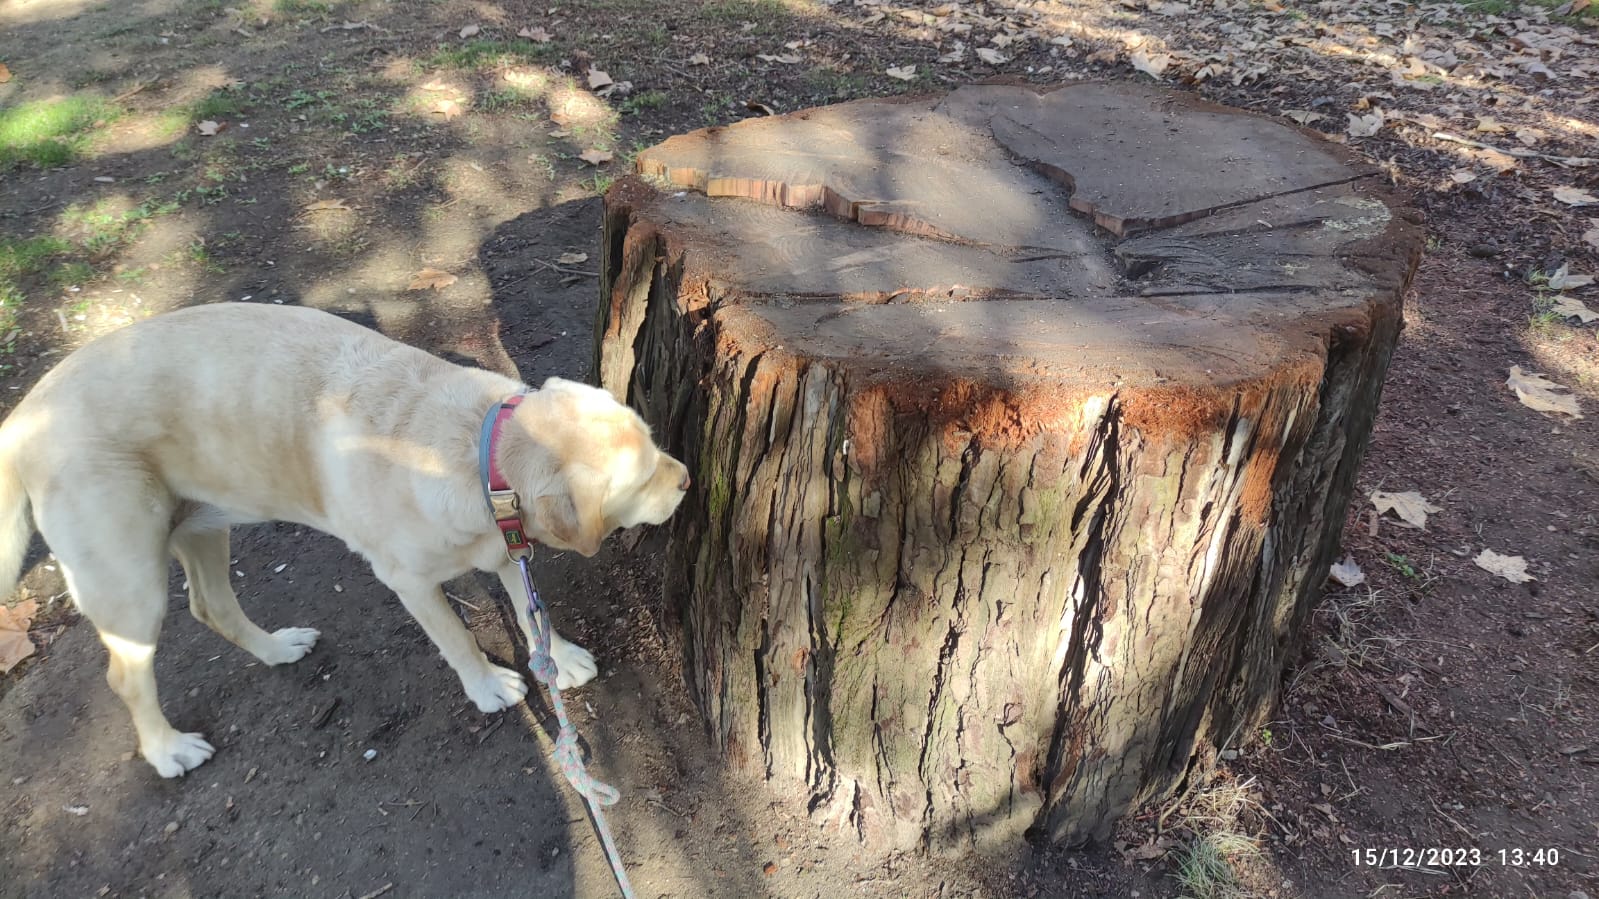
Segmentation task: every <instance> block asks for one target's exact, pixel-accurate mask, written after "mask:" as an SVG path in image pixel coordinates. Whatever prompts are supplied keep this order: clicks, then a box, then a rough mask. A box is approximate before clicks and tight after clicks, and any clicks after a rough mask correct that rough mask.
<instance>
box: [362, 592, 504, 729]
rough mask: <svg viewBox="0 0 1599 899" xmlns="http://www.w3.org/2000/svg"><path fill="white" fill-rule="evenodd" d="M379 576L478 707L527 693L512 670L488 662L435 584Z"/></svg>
mask: <svg viewBox="0 0 1599 899" xmlns="http://www.w3.org/2000/svg"><path fill="white" fill-rule="evenodd" d="M378 577H379V578H381V579H382V581H383V582H384V583H385V584H388V585H389V588H390V589H392V590H393V591H394V592H395V593H397V594H399V597H400V602H402V603H404V604H405V608H406V610H407V611H409V612H410V613H411V617H413V618H415V619H416V623H417V624H420V625H422V630H424V631H426V632H427V635H428V637H429V638H430V639H431V640H432V641H433V645H435V646H437V647H438V648H439V653H440V654H442V655H443V656H444V660H445V661H446V662H449V663H450V667H451V668H454V669H455V673H456V674H458V675H460V677H461V686H463V687H465V688H466V695H467V696H468V697H469V698H471V700H472V701H473V702H474V703H477V707H478V709H479V710H481V711H483V712H485V713H488V712H498V711H501V710H503V709H508V708H510V707H511V706H513V705H516V704H517V703H519V702H521V701H522V699H523V698H524V697H526V696H527V681H524V680H523V679H522V676H521V675H520V674H518V673H516V672H515V671H512V670H510V669H508V668H501V667H500V666H498V665H495V664H494V663H492V662H490V661H489V659H488V656H485V655H484V654H483V650H482V649H481V648H479V647H478V645H477V641H476V640H474V639H473V638H472V632H471V631H468V630H467V629H466V625H465V624H462V623H461V619H460V618H458V617H456V614H455V612H454V611H453V610H451V609H450V606H449V603H448V602H447V601H446V600H445V599H444V591H443V589H441V588H440V587H439V585H438V584H434V583H429V582H427V581H426V580H424V579H421V578H417V577H415V576H413V575H410V574H405V573H396V572H388V573H385V572H378Z"/></svg>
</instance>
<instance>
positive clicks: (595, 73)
mask: <svg viewBox="0 0 1599 899" xmlns="http://www.w3.org/2000/svg"><path fill="white" fill-rule="evenodd" d="M615 83H616V82H614V81H612V80H611V76H610V75H608V74H606V73H605V72H603V71H601V70H599V69H589V89H590V90H598V89H600V88H602V87H606V86H608V85H611V84H615Z"/></svg>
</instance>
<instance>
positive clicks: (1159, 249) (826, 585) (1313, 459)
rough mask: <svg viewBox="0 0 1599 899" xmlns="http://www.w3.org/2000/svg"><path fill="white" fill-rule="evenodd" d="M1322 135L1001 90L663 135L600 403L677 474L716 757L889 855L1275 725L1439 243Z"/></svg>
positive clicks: (1178, 770)
mask: <svg viewBox="0 0 1599 899" xmlns="http://www.w3.org/2000/svg"><path fill="white" fill-rule="evenodd" d="M1351 159H1352V157H1351V156H1350V155H1349V154H1347V153H1345V152H1343V151H1342V150H1341V149H1340V148H1337V147H1335V146H1333V145H1331V144H1328V143H1326V142H1323V141H1321V140H1319V139H1318V138H1316V137H1314V136H1312V135H1311V133H1310V132H1306V131H1302V130H1299V129H1295V128H1293V127H1290V126H1287V125H1284V124H1281V123H1278V122H1276V121H1274V120H1271V119H1267V118H1263V117H1259V116H1254V115H1249V114H1245V113H1241V112H1238V111H1234V110H1230V109H1226V108H1223V107H1219V106H1216V105H1213V104H1209V103H1206V102H1203V101H1200V100H1197V99H1194V98H1191V97H1187V96H1184V95H1174V94H1170V93H1165V92H1159V91H1155V90H1150V89H1144V88H1139V87H1134V86H1130V85H1126V84H1108V83H1086V84H1076V85H1071V86H1065V87H1059V88H1056V89H1041V88H1034V87H1028V86H1022V85H1004V84H990V85H980V86H972V87H965V88H961V89H959V90H956V91H954V92H953V93H950V94H948V95H945V96H942V97H934V98H918V99H883V100H868V101H861V102H854V103H846V104H842V105H839V106H833V107H827V108H821V109H811V110H806V111H803V112H796V113H793V114H789V115H783V116H777V117H774V118H762V119H754V120H749V121H746V122H741V123H739V124H736V125H732V126H730V127H726V128H710V129H706V130H702V131H696V132H694V133H691V134H687V135H682V136H678V137H673V138H671V139H669V140H667V141H665V142H664V143H662V144H660V145H659V146H656V147H654V148H652V149H649V150H646V151H644V152H643V153H641V154H639V156H638V168H639V170H640V172H641V174H642V175H643V176H644V177H642V178H641V177H629V178H627V179H623V180H622V181H620V182H618V183H617V184H616V185H615V186H614V187H613V188H612V189H611V190H610V191H609V192H608V193H607V195H606V199H605V243H604V250H603V254H604V261H603V273H602V282H603V283H602V301H601V304H600V309H599V316H598V318H599V320H598V329H597V337H596V342H597V346H596V352H597V363H598V371H599V373H600V379H601V382H602V383H603V385H604V386H605V387H607V388H608V389H610V390H611V391H612V392H613V393H614V394H616V395H617V396H618V397H622V398H625V399H626V400H627V401H629V402H631V403H632V404H633V405H634V406H635V407H637V408H638V409H640V411H641V412H642V413H643V414H644V415H645V417H646V418H647V419H648V420H649V421H650V422H651V423H652V425H653V427H654V428H655V429H656V432H657V435H658V436H660V437H661V438H663V439H664V440H665V441H666V442H667V443H668V444H669V445H670V446H671V447H672V448H673V450H675V451H676V452H677V453H680V454H682V457H683V458H685V459H686V460H687V461H688V463H689V467H690V469H691V471H693V472H694V475H695V482H696V486H695V490H694V491H693V492H692V493H691V499H690V501H689V502H687V503H685V505H684V507H683V509H682V510H681V511H680V512H678V514H677V516H676V518H674V519H673V522H672V524H671V540H670V549H669V551H668V558H669V562H668V569H669V570H668V575H667V577H668V582H667V585H666V597H665V603H666V609H667V613H668V614H667V616H666V620H667V622H668V627H669V629H673V630H676V631H677V633H678V634H679V635H680V641H681V648H682V652H683V661H684V670H685V675H686V678H687V680H688V682H689V684H690V685H691V688H692V690H693V691H694V693H695V695H696V696H697V699H698V701H699V704H700V707H701V709H702V711H703V714H704V717H705V720H706V723H707V725H708V729H709V732H710V734H711V737H712V738H713V739H714V740H715V742H716V743H717V744H718V745H719V746H720V747H721V748H722V749H723V750H724V752H725V754H726V757H727V758H728V759H729V760H730V762H731V763H732V764H733V765H736V766H738V767H740V768H744V769H747V770H753V771H757V772H760V773H762V774H764V775H765V776H766V777H768V778H769V779H773V780H777V781H783V782H788V783H793V784H801V785H803V786H804V788H805V789H807V790H808V791H809V793H808V795H809V796H810V799H811V802H812V808H813V811H814V813H815V814H816V815H817V816H819V817H823V818H827V819H831V820H836V821H837V822H838V823H839V824H840V825H844V826H848V827H851V828H854V829H857V830H859V832H860V833H861V835H862V836H863V837H866V838H870V839H873V840H883V841H887V842H890V843H893V844H898V845H910V846H920V847H946V846H960V845H970V844H974V843H975V844H978V845H979V846H984V845H994V844H1002V843H1004V842H1005V841H1009V840H1014V839H1015V838H1017V837H1020V836H1024V835H1025V836H1027V837H1031V838H1044V839H1050V840H1054V841H1058V842H1063V843H1067V844H1079V843H1082V842H1085V841H1088V840H1093V839H1102V838H1104V837H1105V836H1107V835H1108V833H1109V832H1110V829H1111V827H1112V825H1113V824H1114V822H1115V820H1116V819H1117V817H1118V816H1120V815H1121V814H1122V813H1124V812H1125V811H1127V810H1128V809H1129V808H1131V807H1133V806H1135V805H1136V804H1139V803H1141V802H1143V801H1146V800H1150V799H1156V798H1160V797H1162V796H1165V795H1167V794H1168V793H1170V792H1171V791H1172V790H1173V789H1174V788H1175V787H1176V786H1178V784H1179V782H1180V781H1181V779H1182V778H1183V776H1184V775H1185V773H1186V772H1187V771H1188V770H1189V768H1190V767H1191V766H1192V765H1193V764H1195V762H1196V760H1203V759H1205V758H1206V757H1207V755H1206V753H1207V750H1209V749H1212V748H1214V747H1216V746H1221V745H1227V744H1236V743H1238V742H1240V741H1243V740H1245V739H1246V738H1248V737H1249V736H1250V735H1251V733H1252V732H1254V730H1255V728H1256V727H1257V726H1258V725H1259V724H1260V723H1262V722H1263V721H1264V720H1266V719H1267V716H1268V715H1269V714H1270V712H1271V710H1272V707H1273V704H1274V700H1275V696H1276V693H1277V688H1278V681H1279V677H1280V675H1281V673H1282V670H1283V668H1284V665H1285V663H1286V662H1287V661H1288V659H1289V657H1290V655H1291V654H1292V653H1293V651H1294V650H1295V645H1296V644H1295V637H1296V634H1297V633H1298V631H1299V630H1300V629H1301V626H1302V625H1303V624H1304V622H1305V619H1306V617H1307V615H1308V613H1309V611H1310V609H1311V607H1312V605H1313V603H1314V602H1315V600H1316V599H1317V597H1318V596H1319V594H1320V591H1321V587H1322V584H1323V582H1324V580H1325V578H1326V574H1327V569H1328V566H1329V564H1330V562H1331V560H1332V556H1333V553H1334V550H1335V548H1336V545H1337V542H1338V537H1339V532H1340V529H1341V527H1342V523H1343V520H1344V515H1345V510H1346V506H1347V504H1348V502H1349V499H1350V495H1351V491H1352V489H1353V484H1354V479H1355V470H1356V467H1357V465H1358V463H1359V461H1360V458H1361V455H1362V453H1363V451H1364V448H1365V445H1366V441H1367V437H1368V435H1369V433H1370V430H1371V426H1372V419H1373V417H1374V415H1375V412H1376V408H1377V400H1378V397H1379V394H1380V392H1381V389H1382V381H1383V374H1384V371H1385V370H1386V368H1387V365H1388V359H1389V355H1390V352H1391V351H1392V349H1393V346H1394V344H1395V342H1396V340H1397V337H1398V333H1399V329H1400V324H1401V298H1402V295H1403V293H1404V291H1405V290H1406V287H1407V285H1408V283H1409V280H1410V277H1411V275H1412V273H1413V271H1414V269H1415V266H1416V264H1417V262H1418V259H1419V253H1420V247H1421V236H1420V232H1419V230H1418V228H1416V227H1415V225H1414V222H1413V216H1412V215H1411V214H1410V213H1409V212H1408V211H1407V210H1404V209H1403V208H1401V207H1398V206H1396V205H1394V204H1392V203H1390V202H1389V200H1388V198H1387V197H1386V196H1385V194H1384V192H1383V189H1382V187H1381V186H1380V184H1379V183H1378V178H1377V177H1375V172H1374V171H1373V170H1372V169H1371V168H1369V167H1366V166H1362V165H1356V164H1353V163H1352V161H1351Z"/></svg>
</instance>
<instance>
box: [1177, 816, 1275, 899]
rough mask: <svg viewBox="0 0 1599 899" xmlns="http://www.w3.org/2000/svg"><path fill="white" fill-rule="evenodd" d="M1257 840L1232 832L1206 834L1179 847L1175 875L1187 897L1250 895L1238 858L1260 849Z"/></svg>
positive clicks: (1241, 898) (1221, 898)
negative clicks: (1241, 877) (1240, 875)
mask: <svg viewBox="0 0 1599 899" xmlns="http://www.w3.org/2000/svg"><path fill="white" fill-rule="evenodd" d="M1259 851H1260V850H1259V849H1258V848H1257V847H1256V846H1255V843H1254V841H1252V840H1250V839H1248V838H1247V837H1243V836H1240V835H1238V834H1232V833H1225V832H1223V833H1206V834H1202V835H1200V836H1198V837H1196V838H1194V839H1193V840H1192V841H1190V842H1189V843H1187V844H1186V845H1184V846H1182V847H1181V848H1180V849H1178V850H1177V861H1176V865H1175V869H1174V871H1173V874H1172V876H1173V877H1175V878H1176V879H1177V882H1178V884H1180V885H1181V886H1182V893H1181V895H1182V897H1183V899H1246V897H1248V896H1250V895H1251V894H1250V892H1249V891H1248V890H1246V889H1245V888H1244V886H1243V885H1242V884H1241V883H1240V882H1239V877H1238V872H1237V870H1236V869H1235V868H1234V864H1235V861H1236V860H1238V859H1241V858H1244V857H1247V856H1250V855H1254V854H1256V853H1258V852H1259Z"/></svg>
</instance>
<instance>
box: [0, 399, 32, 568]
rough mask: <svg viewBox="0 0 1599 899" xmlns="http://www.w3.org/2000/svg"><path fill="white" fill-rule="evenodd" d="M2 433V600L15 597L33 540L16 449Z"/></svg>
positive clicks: (0, 454) (0, 434) (0, 448)
mask: <svg viewBox="0 0 1599 899" xmlns="http://www.w3.org/2000/svg"><path fill="white" fill-rule="evenodd" d="M8 443H9V442H8V441H6V440H5V439H4V433H3V431H0V600H3V599H5V598H6V597H8V596H10V595H11V591H12V589H14V588H15V587H16V586H17V578H18V577H19V576H20V575H21V574H22V557H23V556H24V555H26V554H27V552H28V542H29V541H30V540H32V539H33V522H32V520H30V518H29V516H28V492H27V491H26V490H24V489H22V479H21V478H20V477H18V476H17V469H16V465H15V463H14V461H13V457H12V452H11V450H12V447H11V446H9V445H8Z"/></svg>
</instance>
